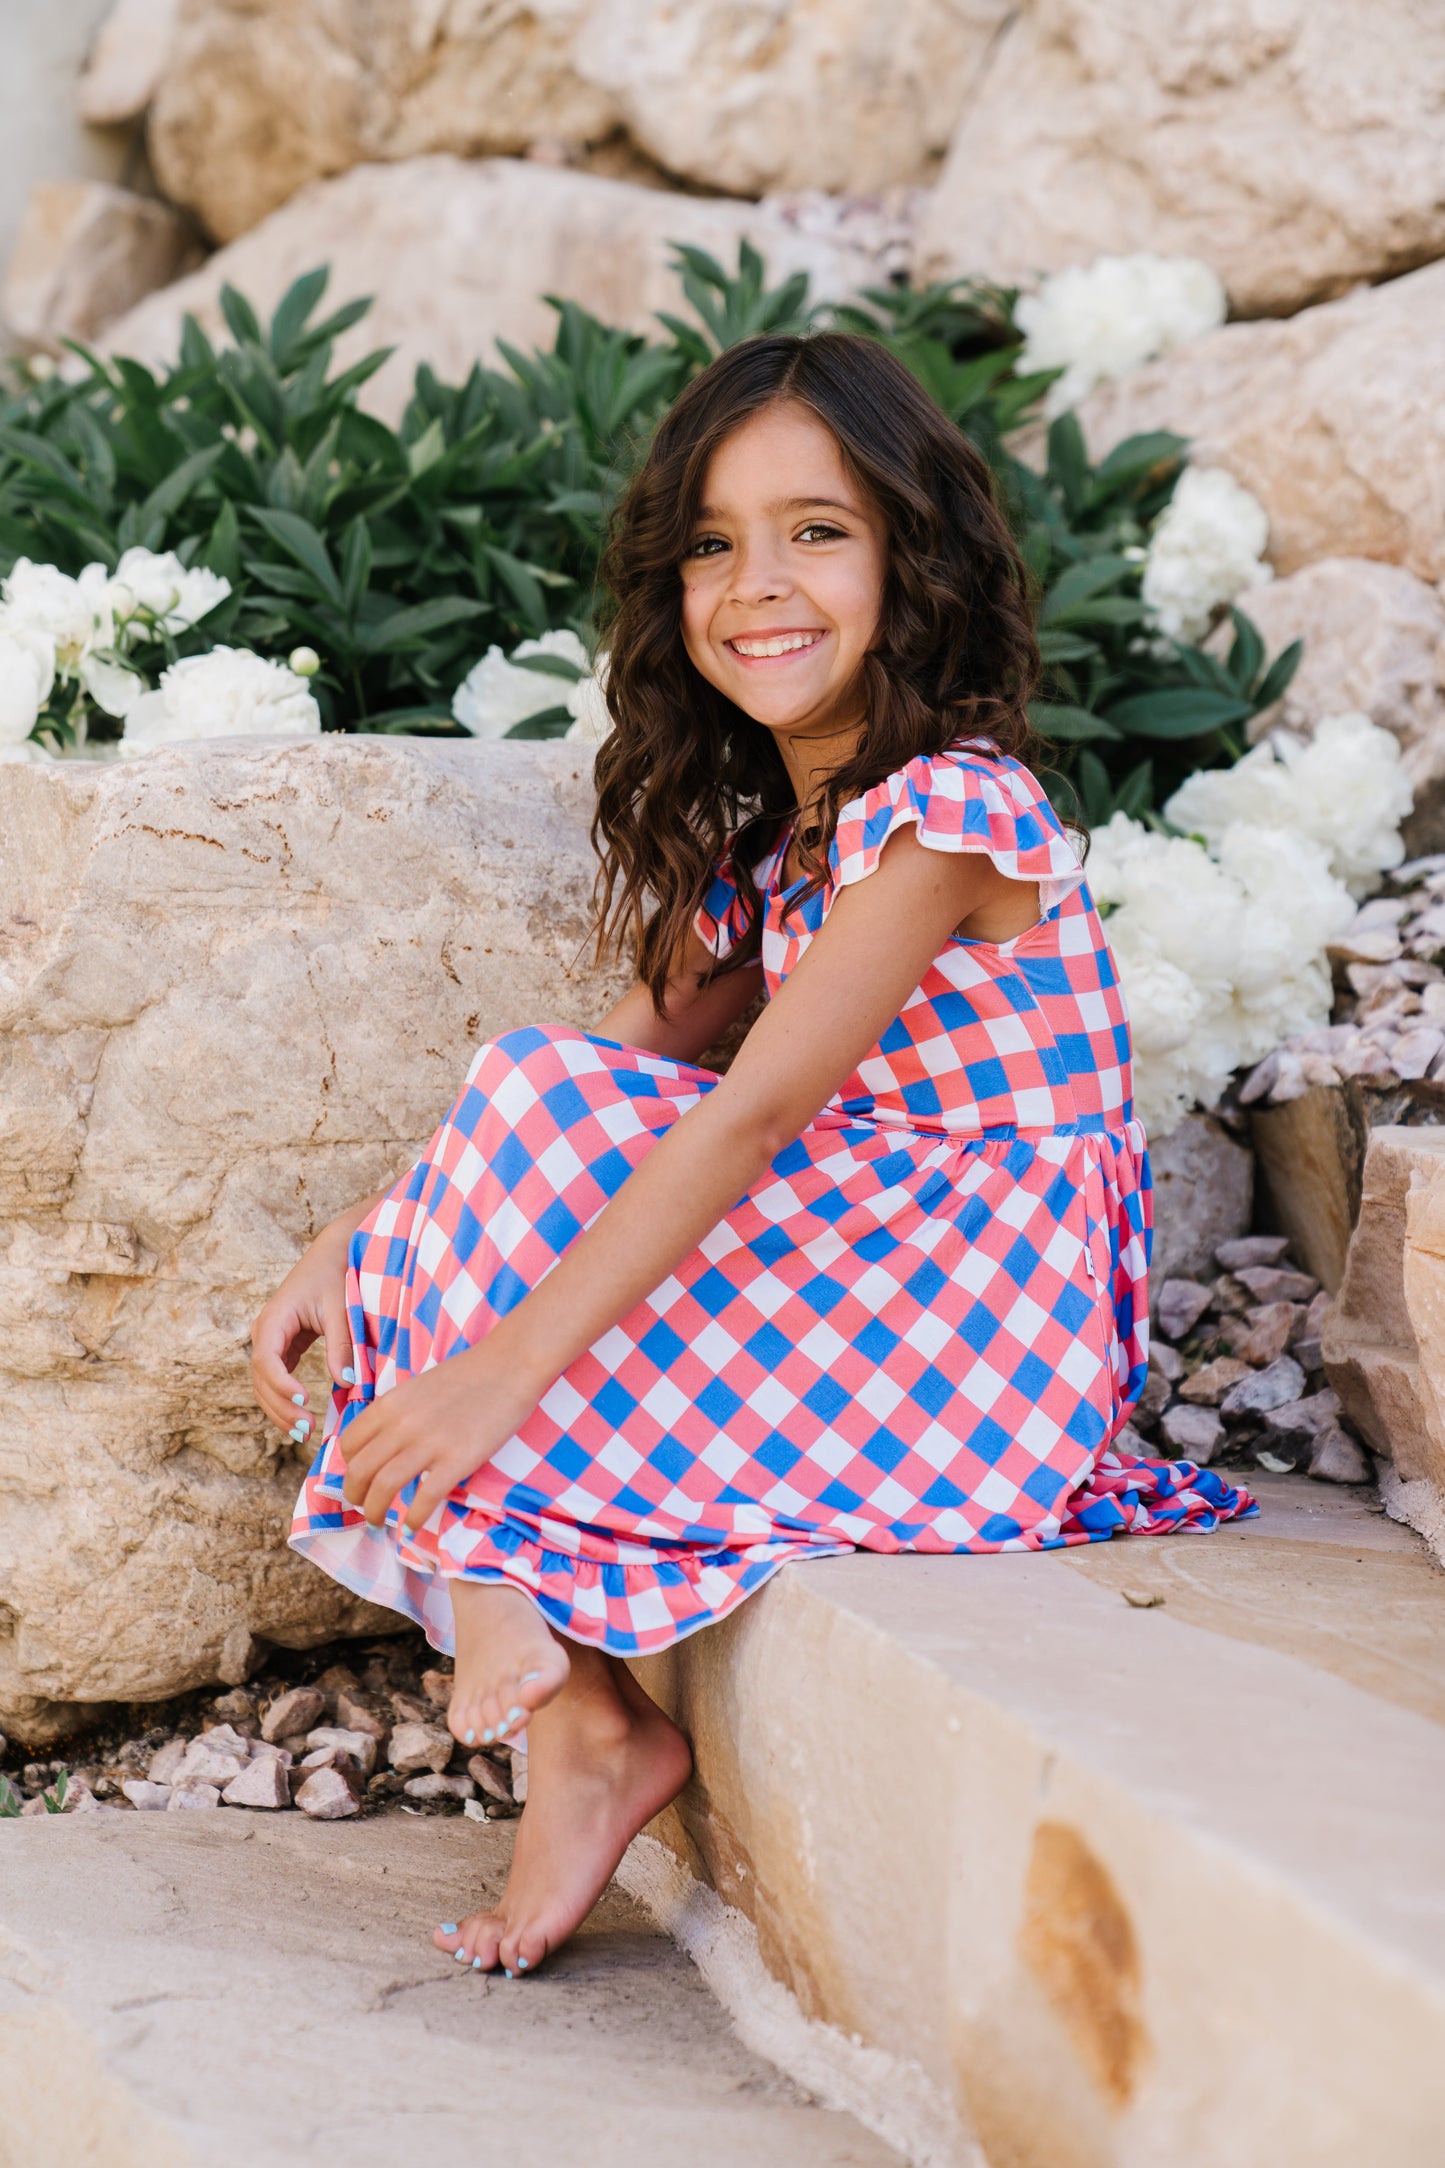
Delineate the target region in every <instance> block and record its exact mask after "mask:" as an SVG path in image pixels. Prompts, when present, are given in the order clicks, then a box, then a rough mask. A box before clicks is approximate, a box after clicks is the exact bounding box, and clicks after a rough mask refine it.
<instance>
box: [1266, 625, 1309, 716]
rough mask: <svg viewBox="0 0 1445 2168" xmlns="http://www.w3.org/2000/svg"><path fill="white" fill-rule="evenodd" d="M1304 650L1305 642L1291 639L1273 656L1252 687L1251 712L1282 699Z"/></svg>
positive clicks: (1270, 705)
mask: <svg viewBox="0 0 1445 2168" xmlns="http://www.w3.org/2000/svg"><path fill="white" fill-rule="evenodd" d="M1304 651H1305V644H1304V641H1303V640H1291V641H1290V644H1289V646H1288V647H1287V648H1286V649H1285V650H1284V652H1283V653H1282V654H1280V655H1276V656H1275V658H1274V661H1273V662H1272V663H1271V664H1270V666H1269V668H1268V669H1267V670H1266V671H1265V673H1264V676H1263V677H1262V678H1261V679H1260V682H1259V684H1258V685H1257V686H1256V687H1255V689H1254V703H1253V712H1254V713H1255V714H1258V713H1260V711H1261V710H1262V709H1264V708H1272V707H1273V706H1274V703H1275V702H1276V700H1281V699H1283V697H1284V695H1285V692H1286V691H1287V689H1288V687H1289V683H1290V680H1291V679H1292V678H1293V676H1294V674H1295V672H1296V670H1298V668H1299V666H1300V657H1301V656H1302V655H1303V653H1304Z"/></svg>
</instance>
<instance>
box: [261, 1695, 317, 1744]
mask: <svg viewBox="0 0 1445 2168" xmlns="http://www.w3.org/2000/svg"><path fill="white" fill-rule="evenodd" d="M325 1709H326V1696H325V1695H324V1694H322V1693H320V1692H318V1690H317V1689H316V1688H315V1687H314V1686H293V1687H292V1689H291V1691H290V1693H289V1694H282V1695H281V1696H280V1697H279V1698H278V1699H277V1700H275V1701H273V1702H272V1704H271V1706H270V1708H269V1709H268V1710H267V1711H266V1714H265V1715H264V1716H263V1717H262V1719H261V1737H262V1738H263V1739H264V1740H266V1741H267V1743H268V1744H269V1743H271V1742H273V1741H275V1740H277V1739H286V1738H289V1737H290V1736H291V1735H292V1733H294V1732H298V1731H300V1732H305V1731H309V1730H310V1728H311V1726H312V1725H313V1724H314V1723H315V1722H316V1719H317V1717H318V1716H321V1715H323V1714H324V1713H325Z"/></svg>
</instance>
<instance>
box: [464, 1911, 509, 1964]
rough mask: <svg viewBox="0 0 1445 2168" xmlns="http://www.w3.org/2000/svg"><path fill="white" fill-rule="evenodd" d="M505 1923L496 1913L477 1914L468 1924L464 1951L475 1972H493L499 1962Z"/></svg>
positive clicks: (474, 1914)
mask: <svg viewBox="0 0 1445 2168" xmlns="http://www.w3.org/2000/svg"><path fill="white" fill-rule="evenodd" d="M503 1925H504V1922H503V1921H502V1920H501V1919H500V1918H499V1917H498V1916H497V1914H496V1913H495V1912H475V1913H473V1915H472V1917H471V1918H470V1919H469V1920H468V1921H467V1922H466V1933H465V1940H464V1942H463V1950H464V1953H465V1954H466V1956H467V1957H468V1959H469V1961H470V1963H471V1967H472V1970H473V1971H474V1972H491V1971H493V1970H494V1969H495V1967H496V1965H497V1964H498V1962H499V1958H498V1950H499V1949H500V1946H501V1940H502V1930H503Z"/></svg>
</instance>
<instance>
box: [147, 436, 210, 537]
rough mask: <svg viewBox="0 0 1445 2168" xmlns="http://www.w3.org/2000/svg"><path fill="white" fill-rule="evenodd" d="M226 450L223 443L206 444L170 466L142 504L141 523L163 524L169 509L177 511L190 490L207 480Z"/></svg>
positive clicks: (168, 515)
mask: <svg viewBox="0 0 1445 2168" xmlns="http://www.w3.org/2000/svg"><path fill="white" fill-rule="evenodd" d="M225 449H226V447H225V445H224V444H209V445H207V446H206V448H205V450H204V451H200V452H192V453H191V456H190V458H189V459H183V460H182V461H181V463H180V465H179V466H178V467H174V468H172V470H171V472H170V473H169V474H168V475H167V476H166V478H165V480H164V481H163V482H160V483H158V484H157V485H156V487H155V488H154V489H153V490H152V491H151V493H150V495H149V496H148V497H147V498H146V500H145V502H144V503H143V504H142V505H141V507H140V518H141V523H142V526H143V527H151V526H156V527H160V526H163V524H164V522H165V521H166V520H168V519H169V518H170V516H171V514H172V512H178V511H179V510H180V508H181V506H182V505H183V504H184V503H185V501H186V499H187V497H189V496H190V494H191V491H192V490H193V489H195V488H196V487H197V485H198V484H199V483H201V482H203V481H204V480H205V479H206V476H207V475H208V474H209V473H210V471H211V469H212V468H213V467H214V466H215V464H216V462H217V460H218V459H220V457H221V456H222V454H223V453H224V451H225Z"/></svg>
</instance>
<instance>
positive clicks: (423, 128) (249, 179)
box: [149, 0, 616, 241]
mask: <svg viewBox="0 0 1445 2168" xmlns="http://www.w3.org/2000/svg"><path fill="white" fill-rule="evenodd" d="M586 6H587V0H548V4H547V5H544V6H526V5H523V4H521V0H441V4H440V5H436V4H435V0H429V4H428V5H427V6H426V7H415V6H406V7H397V6H384V7H377V6H375V5H373V4H371V0H185V5H184V6H183V8H182V13H181V20H180V23H179V25H178V27H177V29H176V32H175V35H174V37H173V40H172V42H171V45H170V50H169V54H168V57H167V62H166V65H165V68H164V70H163V72H162V74H161V77H160V81H159V83H158V85H157V87H156V92H155V97H154V102H153V104H152V106H151V114H150V131H149V141H150V153H151V159H152V162H153V164H154V166H155V171H156V176H157V178H158V179H159V181H160V183H161V186H162V187H163V188H164V189H165V190H166V193H167V194H168V195H169V196H171V197H173V198H174V200H175V201H176V202H177V203H184V204H186V205H188V206H189V207H190V208H191V209H192V210H194V211H195V212H196V214H197V215H198V217H199V218H200V219H201V220H202V222H203V224H204V225H205V226H206V227H207V228H208V230H209V231H210V232H211V233H212V234H213V235H214V236H215V238H216V239H217V240H218V241H230V240H234V239H235V237H236V235H237V234H240V233H245V232H246V231H247V230H248V229H249V228H250V227H252V226H255V225H257V224H258V223H259V222H260V221H261V220H262V219H263V218H265V217H266V216H267V215H268V214H269V213H270V212H272V211H274V210H276V209H277V207H278V206H279V205H280V204H283V203H285V202H286V201H287V199H288V198H289V197H291V196H293V195H294V194H295V193H296V191H297V189H298V188H301V187H303V186H304V185H305V183H306V182H307V181H314V180H317V179H319V178H321V177H322V176H323V175H326V174H332V173H345V172H346V171H347V170H348V169H349V168H350V167H352V166H356V165H361V164H364V163H366V162H368V161H370V160H372V159H382V158H410V157H412V156H414V155H416V154H417V153H419V152H426V151H456V152H460V153H461V154H462V155H464V156H468V157H476V156H479V155H482V154H494V153H498V152H500V153H508V152H514V151H521V150H525V149H526V148H527V146H528V144H530V143H532V142H533V141H535V140H537V139H539V138H561V139H563V140H566V141H577V142H582V143H586V142H591V141H593V140H595V139H596V138H598V137H600V136H605V135H606V134H607V133H608V131H609V130H610V129H611V128H612V127H613V126H614V124H615V119H616V115H615V112H614V109H613V105H612V100H611V97H610V94H609V93H608V92H606V91H605V90H602V89H599V88H597V87H596V86H594V85H592V84H590V83H587V82H585V81H584V80H583V79H582V77H581V76H580V75H579V74H578V73H577V70H576V68H575V67H574V66H573V64H572V61H571V58H570V53H571V43H572V37H573V33H574V31H575V29H576V27H577V25H578V23H579V21H580V20H581V19H582V16H583V14H584V12H585V10H586Z"/></svg>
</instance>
